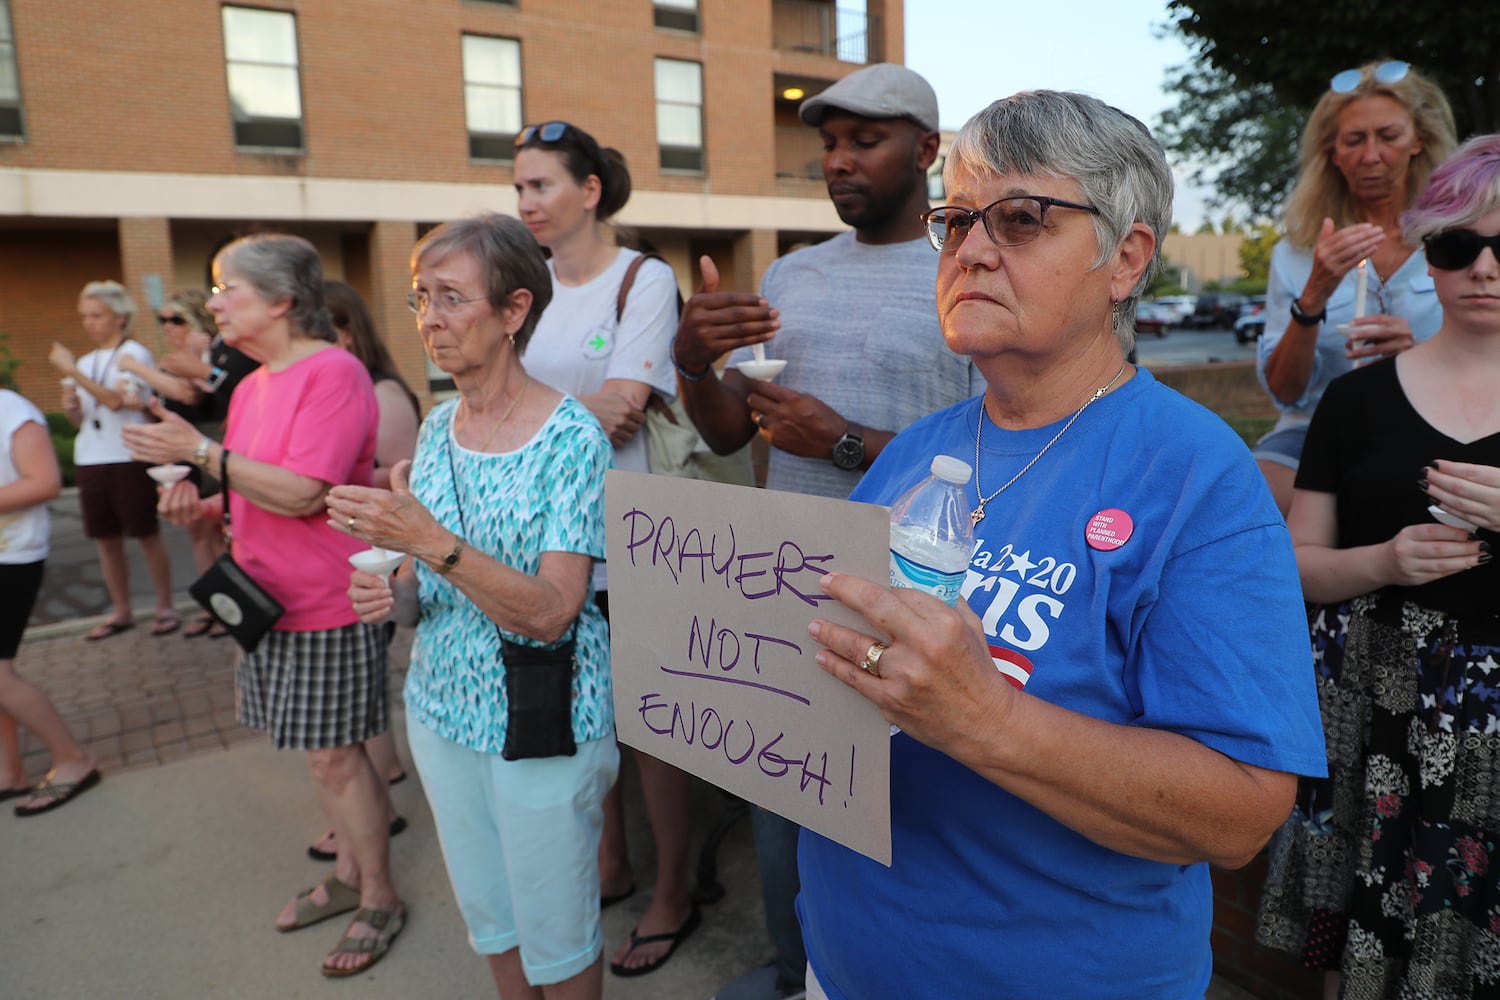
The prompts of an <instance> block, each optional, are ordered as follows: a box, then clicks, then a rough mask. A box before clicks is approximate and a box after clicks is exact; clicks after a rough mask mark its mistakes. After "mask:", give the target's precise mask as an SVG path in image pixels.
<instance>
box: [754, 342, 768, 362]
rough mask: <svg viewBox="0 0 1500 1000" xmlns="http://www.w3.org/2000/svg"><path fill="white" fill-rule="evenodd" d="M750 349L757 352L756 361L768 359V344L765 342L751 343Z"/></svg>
mask: <svg viewBox="0 0 1500 1000" xmlns="http://www.w3.org/2000/svg"><path fill="white" fill-rule="evenodd" d="M750 350H751V351H753V352H754V353H755V360H756V361H764V360H766V345H765V344H752V345H750Z"/></svg>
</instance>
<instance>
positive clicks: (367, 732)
mask: <svg viewBox="0 0 1500 1000" xmlns="http://www.w3.org/2000/svg"><path fill="white" fill-rule="evenodd" d="M235 681H236V688H237V690H236V698H235V702H236V714H237V716H238V718H239V721H240V723H241V724H242V725H245V726H249V727H250V728H251V729H265V730H267V731H269V734H270V737H271V743H272V745H273V746H275V747H276V749H278V750H329V749H332V748H333V747H343V746H349V745H351V744H354V743H362V742H364V741H365V740H367V739H369V738H370V737H372V736H378V735H379V734H380V733H383V732H385V731H386V729H387V728H389V726H390V718H389V709H390V703H389V698H388V695H387V692H386V639H385V630H384V629H383V628H382V627H381V626H379V625H365V624H361V623H358V622H356V623H355V624H353V625H346V626H344V627H343V628H333V629H325V630H322V631H315V632H279V631H274V630H273V631H271V632H268V633H266V636H265V638H263V639H261V641H260V645H259V646H258V647H257V648H256V650H255V652H253V653H242V654H241V655H240V662H239V666H238V668H237V669H236V670H235Z"/></svg>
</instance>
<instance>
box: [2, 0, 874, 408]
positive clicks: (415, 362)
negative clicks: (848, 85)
mask: <svg viewBox="0 0 1500 1000" xmlns="http://www.w3.org/2000/svg"><path fill="white" fill-rule="evenodd" d="M8 4H9V8H10V11H11V15H12V24H13V29H14V38H15V54H16V61H17V68H18V73H19V78H20V87H21V103H22V108H23V113H24V117H25V123H26V135H25V137H24V139H23V140H22V141H0V238H3V240H4V241H5V242H6V243H7V245H11V244H14V243H16V242H18V241H19V242H20V243H21V244H25V243H26V242H27V241H33V240H38V239H40V237H39V235H38V234H40V233H44V232H51V233H52V234H53V235H52V236H50V237H48V238H47V240H45V241H43V243H45V245H47V246H49V247H61V246H63V245H66V244H67V243H68V242H69V241H70V240H71V239H73V238H74V237H73V235H70V234H75V233H76V232H77V231H78V226H80V225H85V224H86V225H87V226H88V227H89V231H90V232H91V233H93V234H94V235H93V236H92V237H90V239H89V240H85V243H86V244H87V245H89V246H93V247H95V248H96V249H98V239H97V235H98V232H99V231H101V230H102V231H104V232H107V233H109V234H110V237H111V238H112V239H113V243H114V250H113V253H114V256H115V258H116V260H115V261H114V262H113V265H112V267H110V268H109V269H108V270H109V276H113V277H116V278H119V279H120V280H122V281H124V282H125V284H126V285H127V287H129V288H130V290H131V292H132V294H133V295H135V296H136V297H137V298H138V299H139V300H141V302H142V304H143V305H145V304H146V301H147V295H146V289H147V287H148V282H147V278H148V276H152V277H153V285H154V281H155V280H158V279H159V281H160V283H161V287H162V288H163V290H164V291H167V292H170V290H172V289H174V288H180V287H191V286H198V287H202V286H204V285H206V284H207V280H206V278H205V277H204V272H205V269H206V262H207V260H208V259H209V257H210V256H211V254H212V252H213V250H214V249H215V248H217V247H218V246H220V245H222V243H223V242H225V241H226V240H227V239H230V238H232V237H233V236H235V235H240V234H242V233H244V232H247V231H250V230H252V229H274V230H282V231H290V232H296V233H299V234H302V235H307V236H309V238H312V239H314V242H315V243H317V244H318V246H319V249H320V251H321V252H322V253H323V254H324V262H325V269H326V271H327V272H328V274H329V276H330V277H340V276H343V277H346V278H347V280H349V281H350V282H351V284H354V285H355V287H356V288H358V289H359V290H360V291H361V292H362V293H364V294H366V295H367V296H369V297H370V298H371V301H370V305H371V308H372V311H373V313H374V315H375V316H376V318H377V320H378V322H379V324H380V327H381V329H382V330H383V331H385V335H386V336H387V337H388V338H390V337H391V335H392V334H393V332H396V331H408V330H409V329H410V319H409V316H407V315H406V313H405V307H404V304H403V299H404V294H405V289H406V287H407V285H408V283H409V275H408V274H407V270H406V253H407V252H408V251H409V249H410V244H409V243H408V244H407V245H406V246H405V247H400V246H398V245H397V243H399V242H400V240H403V239H406V237H407V236H408V235H413V234H415V233H416V232H418V231H420V230H421V229H422V228H423V227H424V226H426V225H430V224H432V223H435V222H438V221H441V220H443V219H446V218H452V217H455V216H457V215H462V214H467V213H470V212H473V211H477V210H484V209H492V210H499V211H510V210H513V208H514V193H513V191H512V189H511V186H510V185H511V166H510V164H509V163H507V162H491V161H484V160H475V159H471V157H470V155H469V145H468V132H467V127H466V121H465V112H464V78H463V58H462V37H463V35H464V34H465V33H469V34H477V35H486V36H493V37H500V38H507V39H514V40H516V41H518V42H519V43H520V51H521V66H522V84H523V89H522V95H521V109H522V120H523V121H528V122H537V121H547V120H551V119H565V120H569V121H574V122H577V123H578V124H580V125H581V126H582V127H584V128H587V129H588V130H589V131H591V132H593V133H594V134H595V135H596V137H597V138H599V139H600V141H601V142H602V143H604V144H606V145H610V146H614V147H616V148H618V149H619V150H621V152H622V153H624V155H625V156H626V159H627V161H628V162H629V164H630V167H631V173H632V182H633V189H634V196H633V198H632V201H631V203H630V204H629V205H627V206H626V208H625V210H624V211H623V212H622V213H621V215H620V217H619V222H620V223H622V224H623V225H625V226H627V227H629V228H630V229H632V230H634V231H636V232H638V233H641V234H642V235H645V236H647V237H648V238H649V239H651V241H652V242H653V243H654V244H656V246H657V247H658V248H659V249H660V250H661V252H662V253H663V254H664V256H666V257H667V258H668V260H670V261H673V262H674V264H676V265H678V266H679V279H680V280H681V281H682V282H683V284H684V287H685V288H686V289H690V288H691V287H692V285H691V283H690V282H689V278H688V274H687V273H686V271H687V269H688V268H686V267H684V266H683V265H687V264H688V263H689V262H690V261H692V260H694V258H695V257H696V254H695V252H694V249H693V248H694V246H695V245H696V244H698V243H700V242H701V243H707V244H711V245H714V246H720V247H725V248H728V250H727V256H728V258H729V263H730V264H731V267H730V269H729V270H728V271H726V274H732V275H733V281H734V284H735V287H740V288H754V287H756V286H757V284H758V282H759V279H760V276H761V274H762V273H763V272H764V271H765V269H766V267H768V266H769V265H770V263H771V262H772V260H774V259H775V256H776V253H777V250H778V249H779V248H780V247H781V246H782V245H783V244H784V243H785V242H787V241H788V240H789V239H799V240H800V239H808V238H822V237H826V236H827V235H829V234H831V233H833V232H836V231H838V230H840V229H842V228H843V226H842V223H840V222H839V221H838V218H837V216H836V214H835V213H834V212H833V210H832V207H831V206H830V205H829V203H828V200H827V196H826V193H825V191H824V189H823V185H822V183H821V181H807V180H804V181H790V182H788V181H785V180H784V179H778V178H777V176H776V131H775V127H774V122H775V119H776V114H777V107H778V103H777V99H776V97H775V94H776V81H777V79H778V77H780V76H782V75H784V74H795V75H797V76H798V77H799V79H801V78H805V79H806V80H808V81H812V82H813V83H814V86H813V89H812V90H810V91H809V92H815V90H816V89H817V87H818V86H821V85H826V84H827V83H829V82H832V81H833V80H835V79H837V78H838V77H840V76H842V75H844V74H846V73H848V72H850V71H852V70H854V69H856V68H858V66H857V65H856V64H853V63H847V62H840V61H839V60H837V59H836V58H834V57H832V56H830V55H820V54H817V53H807V52H790V51H780V50H778V49H776V48H775V47H774V46H773V44H772V35H773V20H774V18H775V17H776V16H778V15H777V11H778V10H779V9H780V8H779V7H778V5H777V4H776V3H774V2H771V0H764V2H755V3H742V2H739V0H702V2H701V3H700V5H699V8H700V30H699V31H697V32H682V31H671V30H664V29H658V28H655V27H654V24H653V5H652V3H651V2H650V0H612V2H610V3H598V2H597V0H523V2H521V3H520V4H518V5H516V6H509V5H506V4H503V3H488V2H478V0H362V2H361V3H359V4H349V3H346V2H342V0H255V3H254V4H253V5H252V4H248V3H247V4H245V6H254V7H256V8H260V9H265V10H273V11H285V12H288V13H290V14H292V15H293V16H294V18H295V26H296V35H297V44H296V54H297V76H298V82H299V93H300V99H301V104H302V114H303V118H302V127H303V138H304V144H303V148H302V149H301V150H300V151H292V152H286V153H283V152H266V151H252V150H246V149H241V148H236V146H235V134H234V128H233V124H232V121H231V113H230V99H229V88H228V83H227V80H226V69H225V41H224V35H223V26H222V12H221V5H220V4H217V3H204V2H202V0H153V2H152V3H150V4H135V5H129V6H128V7H124V8H119V9H117V10H112V11H111V13H110V14H109V16H107V17H106V16H102V15H101V13H100V9H99V7H98V5H97V4H96V3H93V2H92V0H8ZM829 6H830V9H831V3H830V5H829ZM871 10H872V15H876V16H872V18H871V22H872V24H879V25H880V30H881V31H882V32H883V33H884V35H885V36H887V37H884V38H882V39H878V40H873V41H872V44H871V51H872V52H884V53H885V54H886V57H887V58H899V56H900V52H901V42H900V36H901V33H902V30H903V26H902V22H901V16H902V9H901V5H900V3H899V2H884V3H882V2H879V0H877V2H875V3H872V5H871ZM659 57H663V58H671V59H679V60H688V61H693V62H697V63H699V64H701V65H702V67H703V101H704V103H703V119H704V148H705V164H706V169H705V170H704V171H702V172H698V173H694V172H682V171H676V172H674V171H667V170H663V169H661V167H660V166H659V162H658V161H659V153H658V146H657V133H656V94H655V71H654V60H655V59H657V58H659ZM396 234H400V235H399V236H397V235H396ZM787 234H791V235H790V236H788V235H787ZM36 245H38V246H40V245H43V244H42V243H37V244H36ZM52 256H53V259H54V260H55V261H58V262H60V263H66V262H68V261H70V260H73V259H74V258H73V256H72V255H70V254H68V253H66V252H64V253H61V254H58V253H54V254H53V255H52ZM96 259H97V258H94V257H87V256H86V257H85V260H86V262H87V263H88V265H89V266H88V268H87V269H85V268H84V267H83V266H82V265H81V264H80V266H79V267H78V268H77V269H75V270H73V271H71V272H69V273H68V274H67V275H65V276H64V277H63V278H62V280H60V281H59V282H58V285H59V286H67V287H66V291H64V290H63V288H62V287H58V288H55V289H50V290H49V295H50V296H51V297H53V298H54V299H55V300H56V303H57V305H56V306H54V307H52V308H51V309H50V310H49V312H50V313H51V315H50V316H49V319H48V321H47V322H45V323H44V322H42V321H41V319H40V317H38V316H36V315H35V314H34V313H33V312H31V311H28V310H26V309H24V308H16V309H11V310H9V311H8V312H5V313H0V318H3V319H4V320H5V323H4V324H3V325H0V329H9V330H10V332H11V350H12V351H13V352H15V353H16V354H18V355H20V356H21V357H23V359H25V360H26V361H27V363H26V364H25V365H23V367H22V369H21V370H20V372H19V373H18V374H19V377H20V380H21V383H22V386H23V389H26V390H27V391H35V390H33V388H32V387H33V385H34V384H36V382H37V380H38V379H39V378H40V376H41V375H44V374H46V372H45V370H44V369H41V368H40V367H39V366H38V365H37V364H35V361H36V360H37V358H38V351H40V352H41V354H43V355H44V354H45V343H44V342H45V341H48V340H50V338H51V336H53V333H52V332H51V331H54V330H55V328H56V325H57V318H58V316H59V315H61V316H63V317H64V318H65V319H71V322H69V323H65V326H67V327H69V328H71V329H76V325H77V324H76V317H72V315H71V314H72V312H73V309H74V303H75V300H76V289H77V287H81V285H82V284H83V283H84V282H85V281H87V280H90V279H91V278H94V277H100V276H102V275H101V274H100V273H98V271H99V269H98V267H97V266H95V260H96ZM14 260H15V261H16V262H17V264H18V265H19V266H18V267H17V268H15V269H10V270H6V271H3V272H0V302H5V301H10V300H13V299H18V298H21V297H23V296H24V295H25V294H26V290H27V289H28V288H31V287H33V286H36V285H37V284H38V283H39V282H42V283H45V282H47V281H48V280H49V279H48V277H47V273H50V272H52V271H55V270H56V267H57V265H55V264H49V263H44V262H42V261H40V260H39V259H38V255H34V254H28V253H26V252H24V250H21V251H20V252H18V253H17V254H16V255H15V257H14ZM44 272H47V273H44ZM48 287H49V288H50V286H48ZM136 332H137V334H138V335H140V334H142V330H141V329H139V328H138V329H137V331H136ZM392 346H393V348H394V349H395V352H396V355H397V358H398V361H399V363H400V364H401V366H402V369H403V373H404V374H405V375H406V376H407V377H408V379H409V380H410V381H411V383H412V385H413V386H414V387H415V388H417V389H418V392H419V394H423V388H424V387H425V385H426V376H425V373H424V368H423V364H422V359H421V357H420V356H419V355H418V354H417V353H416V352H415V351H414V350H413V349H411V348H410V347H409V346H407V345H404V344H403V343H401V342H398V341H392ZM49 377H50V376H49ZM43 381H45V380H43Z"/></svg>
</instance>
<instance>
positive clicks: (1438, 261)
mask: <svg viewBox="0 0 1500 1000" xmlns="http://www.w3.org/2000/svg"><path fill="white" fill-rule="evenodd" d="M1422 244H1423V246H1425V247H1426V248H1427V263H1429V264H1431V265H1432V266H1433V267H1435V268H1437V269H1438V270H1439V271H1458V270H1461V269H1462V268H1465V267H1468V266H1469V265H1470V264H1472V263H1474V262H1475V261H1476V260H1478V259H1479V255H1480V254H1481V253H1483V252H1484V248H1485V247H1489V248H1490V253H1492V254H1494V255H1495V258H1496V259H1497V260H1500V234H1496V235H1494V236H1480V235H1479V234H1478V233H1476V232H1474V230H1472V229H1450V230H1448V231H1447V232H1445V233H1436V234H1434V235H1432V236H1428V237H1426V238H1424V239H1423V240H1422Z"/></svg>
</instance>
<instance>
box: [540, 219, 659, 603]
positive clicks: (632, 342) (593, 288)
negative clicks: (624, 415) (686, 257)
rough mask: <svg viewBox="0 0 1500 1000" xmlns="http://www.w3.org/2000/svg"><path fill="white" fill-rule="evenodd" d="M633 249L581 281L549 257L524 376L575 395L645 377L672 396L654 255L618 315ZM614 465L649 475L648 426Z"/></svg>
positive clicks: (600, 581)
mask: <svg viewBox="0 0 1500 1000" xmlns="http://www.w3.org/2000/svg"><path fill="white" fill-rule="evenodd" d="M639 256H640V253H639V252H638V251H636V250H626V249H624V248H623V247H622V248H621V249H620V252H619V253H618V254H616V255H615V262H614V263H613V264H611V265H609V267H607V268H605V269H604V271H603V272H602V273H600V275H599V276H598V277H597V278H595V279H593V280H592V281H590V282H587V283H586V284H582V285H575V286H568V285H564V284H562V283H561V282H559V281H558V280H557V270H556V268H555V267H554V264H553V261H551V260H549V261H547V271H548V273H549V274H551V275H552V301H551V302H550V303H548V305H547V308H546V309H545V310H544V311H543V312H542V318H541V319H540V320H538V321H537V324H536V330H534V331H533V332H532V335H531V340H530V341H529V342H527V344H526V353H525V355H523V357H522V362H523V363H524V364H525V366H526V371H527V373H528V374H530V375H531V376H533V377H534V378H536V379H539V380H540V381H542V382H544V383H546V384H547V385H550V386H551V387H552V388H554V389H556V390H557V391H558V392H565V393H567V394H568V395H570V396H573V397H575V398H577V397H579V396H588V395H592V394H593V393H596V392H598V391H599V389H600V387H601V386H603V385H604V382H605V380H606V379H612V378H622V379H631V380H633V381H636V382H644V383H646V384H647V385H649V386H651V388H653V389H655V390H656V391H657V392H659V393H661V394H662V395H664V396H667V397H673V396H676V395H677V373H676V372H675V371H673V369H672V355H671V351H672V338H673V337H675V336H676V335H677V279H676V278H675V277H674V276H673V274H672V269H671V268H670V267H668V266H667V265H666V264H663V263H662V262H661V261H659V260H648V261H646V262H645V263H644V264H642V265H641V267H640V270H638V271H636V273H635V281H634V283H632V284H631V286H630V294H629V295H627V296H626V298H625V311H624V313H623V314H622V315H621V316H620V318H619V320H618V321H616V319H615V310H616V309H617V308H618V307H619V301H620V282H622V281H624V280H625V271H626V269H628V268H629V267H630V262H631V261H632V260H634V259H635V258H637V257H639ZM614 467H615V468H616V469H626V470H629V471H631V472H649V471H650V469H649V468H648V465H647V462H646V428H645V426H644V425H642V427H641V429H640V431H639V432H638V433H637V434H636V435H635V437H633V438H631V439H630V440H629V441H626V442H625V443H624V444H623V445H620V446H619V447H618V448H616V449H615V461H614ZM608 587H609V579H608V574H607V572H606V569H605V565H604V561H603V560H602V559H601V560H598V561H597V562H595V563H594V590H596V591H602V590H607V589H608Z"/></svg>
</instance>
